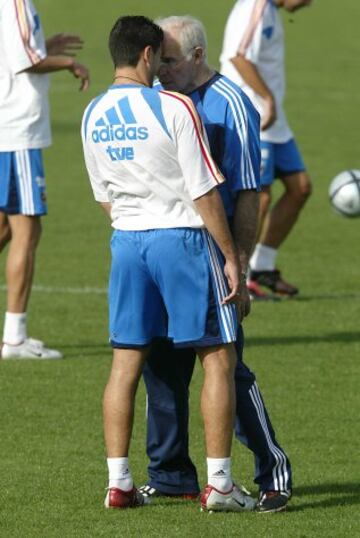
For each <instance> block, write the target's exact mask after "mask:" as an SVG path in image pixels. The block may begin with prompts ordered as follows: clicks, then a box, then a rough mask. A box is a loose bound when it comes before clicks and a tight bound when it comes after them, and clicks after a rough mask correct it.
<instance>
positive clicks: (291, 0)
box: [283, 0, 312, 12]
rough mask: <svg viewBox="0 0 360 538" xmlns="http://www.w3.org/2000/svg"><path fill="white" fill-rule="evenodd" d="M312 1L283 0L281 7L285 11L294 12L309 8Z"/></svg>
mask: <svg viewBox="0 0 360 538" xmlns="http://www.w3.org/2000/svg"><path fill="white" fill-rule="evenodd" d="M311 2H312V0H284V2H283V7H284V8H285V9H286V10H287V11H290V12H292V11H296V10H297V9H301V8H302V7H306V6H310V4H311Z"/></svg>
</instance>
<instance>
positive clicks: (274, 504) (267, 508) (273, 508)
mask: <svg viewBox="0 0 360 538" xmlns="http://www.w3.org/2000/svg"><path fill="white" fill-rule="evenodd" d="M290 497H291V492H289V491H261V492H260V495H259V500H258V503H257V506H256V511H257V512H261V513H262V514H266V513H271V512H283V511H284V510H286V506H287V503H288V501H289V499H290Z"/></svg>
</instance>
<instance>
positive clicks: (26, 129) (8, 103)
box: [0, 0, 51, 151]
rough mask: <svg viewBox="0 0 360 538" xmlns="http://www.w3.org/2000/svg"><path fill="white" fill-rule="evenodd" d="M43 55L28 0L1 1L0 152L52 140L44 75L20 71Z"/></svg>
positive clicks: (41, 39)
mask: <svg viewBox="0 0 360 538" xmlns="http://www.w3.org/2000/svg"><path fill="white" fill-rule="evenodd" d="M45 57H46V46H45V40H44V35H43V31H42V28H41V24H40V19H39V15H38V14H37V12H36V10H35V7H34V5H33V3H32V2H31V0H0V151H16V150H22V149H38V148H43V147H45V146H48V145H49V144H50V143H51V134H50V120H49V105H48V87H49V80H48V76H47V75H46V74H41V75H40V74H35V73H27V72H23V70H24V69H27V68H29V67H31V66H32V65H34V64H37V63H38V62H39V61H40V60H42V59H43V58H45Z"/></svg>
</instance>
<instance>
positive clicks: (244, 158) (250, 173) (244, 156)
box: [213, 78, 259, 189]
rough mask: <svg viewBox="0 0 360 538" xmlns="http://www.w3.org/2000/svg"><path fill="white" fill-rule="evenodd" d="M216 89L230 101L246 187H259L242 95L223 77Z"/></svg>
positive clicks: (217, 82) (215, 86)
mask: <svg viewBox="0 0 360 538" xmlns="http://www.w3.org/2000/svg"><path fill="white" fill-rule="evenodd" d="M213 88H214V90H216V91H217V92H218V93H220V94H221V95H222V96H223V97H225V99H226V100H227V101H228V103H229V105H230V108H231V111H232V113H233V116H234V121H235V126H236V131H237V134H238V137H239V140H240V144H241V159H240V172H241V179H242V182H243V183H244V186H245V188H246V189H258V187H259V185H258V181H259V178H257V177H256V174H255V171H254V167H253V162H252V155H251V152H250V145H249V140H248V138H249V125H248V121H249V120H248V114H247V111H246V109H245V105H244V103H243V102H242V99H241V96H240V95H239V94H238V92H237V91H236V89H235V88H234V87H232V86H231V84H229V83H228V82H227V81H226V80H224V79H223V78H220V79H218V80H217V81H216V82H215V84H214V85H213Z"/></svg>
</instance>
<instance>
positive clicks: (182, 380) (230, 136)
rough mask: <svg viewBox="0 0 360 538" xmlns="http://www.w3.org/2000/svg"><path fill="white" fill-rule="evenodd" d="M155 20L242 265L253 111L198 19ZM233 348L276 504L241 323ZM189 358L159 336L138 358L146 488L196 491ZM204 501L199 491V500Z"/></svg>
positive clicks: (263, 489)
mask: <svg viewBox="0 0 360 538" xmlns="http://www.w3.org/2000/svg"><path fill="white" fill-rule="evenodd" d="M157 22H158V24H159V25H160V26H161V27H162V28H163V30H164V42H163V52H162V65H161V68H160V71H159V78H160V81H161V83H162V85H163V87H164V88H165V89H168V90H176V91H179V92H181V93H184V94H187V95H188V96H189V97H190V98H191V99H192V100H193V102H194V104H195V106H196V108H197V110H198V112H199V114H200V116H201V117H202V120H203V122H204V125H205V129H206V132H207V135H208V139H209V143H210V149H211V153H212V155H213V157H214V159H215V161H216V163H217V165H218V166H219V168H220V170H221V171H222V172H223V174H224V176H225V177H226V180H227V181H226V182H225V183H224V184H223V185H221V186H220V187H219V191H220V193H221V195H222V199H223V202H224V205H225V208H226V211H227V216H228V218H229V222H230V225H231V229H232V232H233V237H234V240H235V243H236V245H237V249H238V256H239V259H240V260H241V266H242V268H243V270H245V269H246V267H247V262H248V258H249V255H250V253H251V250H252V246H253V242H254V238H255V235H256V228H257V212H258V192H257V190H258V185H259V177H260V144H259V115H258V113H257V112H256V110H255V108H254V107H253V106H252V104H251V102H250V100H249V99H248V97H247V96H246V95H245V94H244V93H243V92H242V91H241V90H240V88H239V87H237V86H236V85H235V84H234V83H232V82H231V81H230V80H229V79H227V78H226V77H224V76H222V75H219V73H216V72H215V71H214V70H213V69H212V68H211V67H210V66H209V65H208V64H207V61H206V48H207V46H206V34H205V30H204V27H203V25H202V24H201V22H200V21H198V20H197V19H194V18H192V17H188V16H183V17H168V18H166V19H160V20H158V21H157ZM240 293H241V305H240V309H239V310H240V315H239V317H240V320H241V319H242V318H243V317H244V316H246V315H247V314H248V313H249V309H250V303H249V296H248V292H247V288H246V285H245V280H244V281H243V285H242V288H241V292H240ZM236 348H237V356H238V357H237V365H236V371H235V385H236V400H237V406H236V427H235V433H236V436H237V438H238V439H239V440H240V441H242V442H243V443H244V444H245V445H246V446H248V447H249V448H250V449H251V450H252V451H253V453H254V455H255V459H256V469H255V482H256V483H257V484H258V486H259V490H260V496H259V503H258V510H259V511H262V512H273V511H279V510H283V509H284V508H285V507H286V504H287V501H288V498H289V496H290V491H291V467H290V462H289V460H288V458H287V456H286V454H285V452H284V451H283V450H282V449H281V447H280V446H279V444H278V443H277V441H276V439H275V433H274V430H273V428H272V425H271V422H270V420H269V417H268V414H267V411H266V409H265V407H264V404H263V400H262V397H261V394H260V392H259V389H258V387H257V383H256V380H255V375H254V374H253V373H252V372H251V371H250V370H249V369H248V368H247V366H246V365H245V364H244V363H243V361H242V349H243V332H242V329H241V326H240V327H239V330H238V337H237V344H236ZM194 362H195V353H194V351H193V350H184V349H183V350H179V349H173V348H172V346H171V345H169V344H168V343H164V342H163V343H159V344H158V345H157V347H155V348H153V350H152V352H151V354H150V356H149V357H148V360H147V362H146V364H145V369H144V379H145V383H146V387H147V392H148V444H147V450H148V455H149V457H150V465H149V469H148V470H149V477H150V480H149V482H148V484H147V485H145V486H143V488H142V491H143V493H144V494H146V495H149V496H151V495H160V494H162V495H177V496H185V497H186V498H188V497H193V496H196V495H197V494H198V492H199V486H198V482H197V474H196V469H195V467H194V465H193V463H192V461H191V459H190V456H189V448H188V397H189V384H190V380H191V376H192V372H193V368H194ZM214 463H216V462H214ZM209 471H210V473H211V474H210V475H209V482H210V481H211V483H212V484H214V483H215V484H217V488H218V489H219V490H221V489H222V488H223V487H226V481H225V475H224V474H222V473H219V472H218V471H219V469H216V468H215V470H214V471H212V467H211V466H210V467H209ZM217 473H218V474H217ZM206 493H207V492H206ZM206 503H207V497H206V494H205V495H204V494H203V496H202V504H203V507H206Z"/></svg>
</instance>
